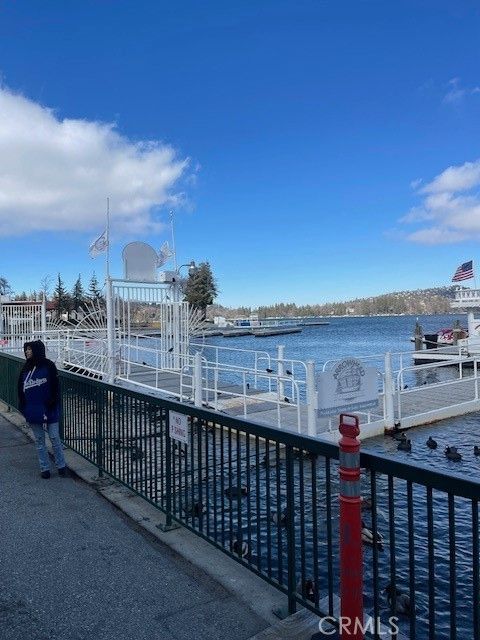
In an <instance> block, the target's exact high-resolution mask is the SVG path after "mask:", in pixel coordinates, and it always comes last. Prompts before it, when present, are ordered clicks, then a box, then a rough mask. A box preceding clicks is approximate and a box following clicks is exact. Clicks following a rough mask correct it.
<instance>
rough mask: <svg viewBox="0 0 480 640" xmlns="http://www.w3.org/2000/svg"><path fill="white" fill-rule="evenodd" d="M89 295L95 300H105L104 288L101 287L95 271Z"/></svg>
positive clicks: (89, 287) (91, 279)
mask: <svg viewBox="0 0 480 640" xmlns="http://www.w3.org/2000/svg"><path fill="white" fill-rule="evenodd" d="M88 296H89V298H90V299H91V300H92V301H93V302H97V301H99V302H103V296H102V290H101V289H100V287H99V284H98V280H97V276H96V275H95V271H94V272H93V274H92V277H91V278H90V284H89V286H88Z"/></svg>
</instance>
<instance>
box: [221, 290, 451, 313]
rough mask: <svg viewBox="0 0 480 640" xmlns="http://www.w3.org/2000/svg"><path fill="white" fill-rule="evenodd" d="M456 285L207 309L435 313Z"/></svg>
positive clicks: (444, 306) (446, 308) (447, 306)
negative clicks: (332, 299) (311, 301)
mask: <svg viewBox="0 0 480 640" xmlns="http://www.w3.org/2000/svg"><path fill="white" fill-rule="evenodd" d="M457 288H458V287H455V286H450V287H436V288H432V289H421V290H416V291H397V292H394V293H387V294H384V295H380V296H375V297H371V298H357V299H354V300H347V301H345V302H328V303H325V304H309V305H297V304H295V303H294V302H292V303H285V302H280V303H278V304H272V305H264V306H260V307H258V308H253V307H237V308H227V307H222V306H220V305H213V306H212V307H210V309H209V315H210V316H211V317H213V316H215V315H222V316H225V317H227V318H234V317H237V316H248V315H249V314H250V313H257V314H258V316H259V318H266V317H281V318H289V317H306V316H346V315H364V316H374V315H393V314H412V315H420V314H435V313H449V312H450V311H451V307H450V302H451V300H452V299H453V298H454V294H455V290H456V289H457Z"/></svg>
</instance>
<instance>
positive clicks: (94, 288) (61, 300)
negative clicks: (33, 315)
mask: <svg viewBox="0 0 480 640" xmlns="http://www.w3.org/2000/svg"><path fill="white" fill-rule="evenodd" d="M51 284H52V283H51V278H50V276H45V277H44V278H42V281H41V283H40V288H39V290H38V291H30V293H27V292H26V291H21V292H20V293H17V294H15V295H14V296H13V300H31V301H37V300H41V299H42V297H43V296H45V299H46V300H48V299H49V298H50V291H51ZM10 293H11V287H10V285H9V283H8V280H7V279H6V278H4V277H0V294H3V295H6V294H10ZM52 300H53V302H54V303H55V310H56V311H57V314H58V315H60V314H62V313H70V312H71V311H78V310H79V309H80V308H81V307H82V306H83V305H84V304H85V303H86V302H89V301H94V302H100V303H101V304H103V303H104V296H103V294H102V289H101V287H100V284H99V282H98V279H97V276H96V275H95V272H94V273H93V274H92V277H91V278H90V282H89V284H88V287H87V289H85V287H84V286H83V283H82V277H81V275H80V274H79V275H78V278H77V279H76V281H75V283H74V285H73V287H72V289H71V290H70V291H69V290H68V289H67V287H66V286H65V283H64V280H63V278H62V276H61V275H60V274H58V276H57V280H56V285H55V288H54V290H53V297H52Z"/></svg>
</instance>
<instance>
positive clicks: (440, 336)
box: [410, 327, 468, 349]
mask: <svg viewBox="0 0 480 640" xmlns="http://www.w3.org/2000/svg"><path fill="white" fill-rule="evenodd" d="M454 329H455V330H457V331H458V333H457V335H456V336H455V334H454ZM465 338H468V329H465V327H458V328H454V327H449V328H445V329H439V330H438V331H437V333H433V334H432V333H427V334H425V335H424V336H423V338H422V344H424V345H426V347H427V349H428V348H430V347H429V345H435V346H436V345H441V346H448V345H453V344H455V340H463V339H465ZM410 342H415V336H412V337H411V338H410Z"/></svg>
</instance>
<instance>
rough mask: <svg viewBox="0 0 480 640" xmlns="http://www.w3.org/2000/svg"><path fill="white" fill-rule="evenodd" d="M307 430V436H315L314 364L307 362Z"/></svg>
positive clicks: (310, 361) (311, 361)
mask: <svg viewBox="0 0 480 640" xmlns="http://www.w3.org/2000/svg"><path fill="white" fill-rule="evenodd" d="M307 429H308V435H309V436H312V437H315V436H316V435H317V398H316V390H315V362H313V360H309V361H308V362H307Z"/></svg>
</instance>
